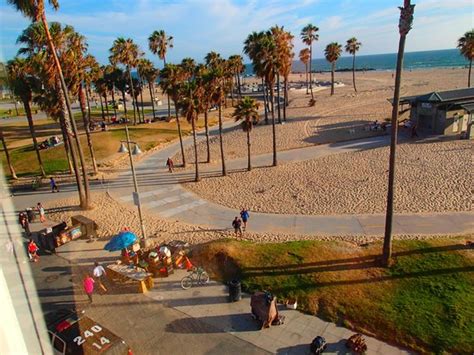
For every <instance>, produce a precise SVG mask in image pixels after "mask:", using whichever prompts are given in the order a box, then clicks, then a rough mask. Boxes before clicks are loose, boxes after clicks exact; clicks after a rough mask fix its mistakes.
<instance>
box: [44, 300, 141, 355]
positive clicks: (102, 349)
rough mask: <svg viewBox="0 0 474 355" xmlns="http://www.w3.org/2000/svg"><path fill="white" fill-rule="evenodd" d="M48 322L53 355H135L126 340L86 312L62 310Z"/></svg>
mask: <svg viewBox="0 0 474 355" xmlns="http://www.w3.org/2000/svg"><path fill="white" fill-rule="evenodd" d="M45 319H46V326H47V328H48V333H49V336H50V340H51V344H52V346H53V350H54V354H61V355H65V354H73V355H76V354H78V355H79V354H80V355H91V354H106V355H132V351H131V349H130V347H129V346H128V345H127V343H125V341H124V340H123V339H121V338H120V337H119V336H117V335H116V334H114V333H112V332H111V331H110V330H108V329H107V328H105V327H104V326H102V325H100V324H98V323H97V322H95V321H94V320H92V319H91V318H89V317H87V316H84V311H82V312H79V313H78V312H76V311H75V310H68V309H61V310H59V311H56V312H52V313H49V314H47V315H46V316H45Z"/></svg>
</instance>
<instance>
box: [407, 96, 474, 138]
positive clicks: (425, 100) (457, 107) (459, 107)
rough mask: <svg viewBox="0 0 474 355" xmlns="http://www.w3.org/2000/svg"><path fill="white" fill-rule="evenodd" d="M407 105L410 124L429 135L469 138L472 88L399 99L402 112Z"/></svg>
mask: <svg viewBox="0 0 474 355" xmlns="http://www.w3.org/2000/svg"><path fill="white" fill-rule="evenodd" d="M405 105H409V110H410V121H412V124H415V125H416V127H417V128H418V129H419V130H421V131H424V132H426V133H429V134H443V135H461V134H462V135H464V136H466V137H469V138H472V137H473V136H474V132H473V129H471V128H472V116H473V113H474V88H464V89H456V90H449V91H434V92H431V93H428V94H424V95H419V96H406V97H402V98H400V106H401V108H402V111H404V110H403V107H404V106H405Z"/></svg>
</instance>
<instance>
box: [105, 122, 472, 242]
mask: <svg viewBox="0 0 474 355" xmlns="http://www.w3.org/2000/svg"><path fill="white" fill-rule="evenodd" d="M234 125H235V124H229V125H227V129H232V126H234ZM211 134H212V135H216V134H217V129H216V128H214V129H211ZM203 138H204V137H203V135H202V134H200V135H199V139H200V140H202V139H203ZM389 139H390V137H389V136H379V137H371V138H367V139H361V140H357V141H350V142H341V143H334V144H325V145H319V146H311V147H306V148H301V149H294V150H287V151H283V152H279V153H278V160H279V162H280V163H285V162H291V161H304V160H310V159H314V158H319V157H323V156H327V155H331V154H340V153H344V152H354V151H361V150H366V149H373V148H377V147H381V146H385V145H388V144H389ZM191 144H192V139H191V137H187V138H185V139H184V145H185V146H189V145H191ZM177 151H179V145H178V143H174V144H171V145H169V146H168V147H166V148H165V149H163V150H160V151H158V152H156V153H154V154H151V155H150V156H149V157H147V158H145V159H143V160H142V161H140V162H139V163H138V164H137V167H136V170H137V175H138V184H139V188H140V196H141V203H142V206H143V208H144V209H145V210H147V211H148V212H151V213H154V214H157V215H158V216H160V217H164V218H170V219H173V220H177V221H182V222H186V223H190V224H196V223H198V224H201V225H206V226H208V227H209V228H210V229H226V228H229V227H230V224H231V221H232V220H233V218H234V217H235V216H236V215H238V211H236V210H233V209H230V208H227V207H224V206H221V205H218V204H215V203H213V202H210V201H206V200H203V199H202V198H200V197H199V196H197V195H196V194H194V193H192V192H190V191H188V190H186V189H184V188H183V187H182V186H181V184H180V183H183V182H189V181H193V179H194V170H193V169H191V170H187V171H182V172H175V173H173V174H170V173H169V172H168V171H167V168H166V167H165V166H164V163H165V162H166V159H167V157H170V156H173V155H174V154H175V153H176V152H177ZM252 162H253V165H254V167H266V166H271V164H272V154H262V155H258V156H254V157H253V158H252ZM246 166H247V159H246V158H242V159H236V160H231V161H228V162H227V168H228V171H229V172H230V173H235V172H239V171H244V170H245V169H246ZM200 172H201V176H202V178H206V177H210V176H219V175H220V172H221V170H220V166H219V165H211V166H209V165H206V164H202V165H200ZM132 186H133V185H132V178H131V173H130V172H126V173H122V174H120V175H119V176H118V177H117V178H116V179H114V180H112V181H110V182H108V183H107V185H106V187H107V189H108V191H109V193H110V194H111V196H112V197H114V198H115V199H116V200H117V201H120V202H122V203H129V204H131V203H132V201H133V198H132V191H133V189H132ZM473 217H474V215H473V214H472V213H471V212H450V213H431V214H427V213H424V214H400V215H395V217H394V225H393V233H394V234H399V235H401V234H446V233H449V234H451V233H459V234H462V233H466V232H470V231H472V230H473V229H474V224H473V221H474V218H473ZM384 225H385V215H383V214H374V215H366V214H363V215H321V216H308V215H282V214H271V213H255V212H251V220H250V225H249V230H250V231H252V232H266V233H268V232H279V233H288V234H302V235H304V234H309V235H379V234H382V233H383V230H384Z"/></svg>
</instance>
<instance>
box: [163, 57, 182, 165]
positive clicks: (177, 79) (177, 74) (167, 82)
mask: <svg viewBox="0 0 474 355" xmlns="http://www.w3.org/2000/svg"><path fill="white" fill-rule="evenodd" d="M185 78H186V73H185V71H184V70H183V68H182V67H181V66H180V65H175V64H166V65H165V67H164V68H163V70H161V71H160V87H161V89H162V90H163V92H165V93H166V94H167V95H169V97H170V98H171V100H173V104H174V107H175V114H176V124H177V126H178V135H179V144H180V147H181V158H182V161H183V167H186V157H185V155H184V146H183V135H182V132H181V123H180V121H179V112H178V103H179V100H180V94H181V92H180V89H181V85H182V84H183V82H184V81H185Z"/></svg>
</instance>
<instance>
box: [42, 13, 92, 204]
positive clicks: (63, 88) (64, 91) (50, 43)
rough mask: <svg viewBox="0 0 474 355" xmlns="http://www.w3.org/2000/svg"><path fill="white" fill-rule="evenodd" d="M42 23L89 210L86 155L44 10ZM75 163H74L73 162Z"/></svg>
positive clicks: (78, 179) (72, 149) (77, 177)
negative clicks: (73, 137)
mask: <svg viewBox="0 0 474 355" xmlns="http://www.w3.org/2000/svg"><path fill="white" fill-rule="evenodd" d="M41 22H42V23H43V27H44V30H45V32H46V38H47V39H48V46H49V49H50V52H51V53H50V54H52V56H53V59H54V63H55V66H56V69H57V72H58V74H59V80H60V84H61V90H60V92H61V93H62V94H63V100H64V102H65V103H66V108H67V112H68V115H69V119H70V121H71V125H72V131H73V134H74V136H75V139H76V144H77V149H78V152H79V158H80V160H81V164H82V174H83V180H84V192H85V194H84V198H83V199H82V198H81V197H82V196H79V197H80V199H81V207H82V208H89V207H90V206H89V202H90V191H89V179H88V177H87V169H86V166H85V162H84V154H83V152H82V148H81V144H80V141H79V134H78V131H77V127H76V121H75V120H74V115H73V113H72V108H71V102H70V101H69V93H68V89H67V86H66V82H65V81H64V76H63V71H62V69H61V64H60V63H59V59H58V56H57V53H56V48H55V46H54V43H53V39H52V38H51V33H50V32H49V27H48V22H47V21H46V14H45V12H44V10H43V11H42V13H41ZM74 150H75V149H74V145H73V144H71V152H74ZM73 163H74V161H73ZM75 171H76V181H78V182H80V177H79V174H78V173H79V170H78V169H75ZM79 187H80V184H78V189H79Z"/></svg>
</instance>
